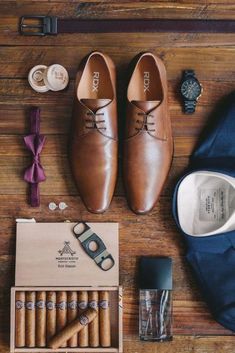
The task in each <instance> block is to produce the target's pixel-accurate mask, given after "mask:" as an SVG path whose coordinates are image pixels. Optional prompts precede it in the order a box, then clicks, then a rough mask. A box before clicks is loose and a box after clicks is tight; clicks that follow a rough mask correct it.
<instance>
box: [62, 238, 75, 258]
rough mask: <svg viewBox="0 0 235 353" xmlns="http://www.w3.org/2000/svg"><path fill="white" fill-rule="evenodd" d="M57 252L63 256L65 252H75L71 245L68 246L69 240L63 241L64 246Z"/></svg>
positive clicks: (70, 253) (71, 253)
mask: <svg viewBox="0 0 235 353" xmlns="http://www.w3.org/2000/svg"><path fill="white" fill-rule="evenodd" d="M58 253H59V254H60V256H63V255H65V254H66V255H67V254H69V255H71V256H73V255H75V254H76V251H73V250H72V249H71V247H70V242H69V241H65V242H64V247H63V249H62V250H59V251H58Z"/></svg>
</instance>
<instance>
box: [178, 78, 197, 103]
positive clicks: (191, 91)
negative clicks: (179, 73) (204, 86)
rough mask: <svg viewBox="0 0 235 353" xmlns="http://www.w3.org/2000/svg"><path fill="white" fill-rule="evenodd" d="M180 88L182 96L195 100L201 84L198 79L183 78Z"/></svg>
mask: <svg viewBox="0 0 235 353" xmlns="http://www.w3.org/2000/svg"><path fill="white" fill-rule="evenodd" d="M180 90H181V93H182V95H183V97H185V98H186V99H188V100H195V99H197V98H198V97H199V96H200V94H201V86H200V84H199V83H198V81H197V80H195V79H193V78H190V79H188V80H185V81H184V82H183V83H182V85H181V88H180Z"/></svg>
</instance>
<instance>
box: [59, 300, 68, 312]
mask: <svg viewBox="0 0 235 353" xmlns="http://www.w3.org/2000/svg"><path fill="white" fill-rule="evenodd" d="M66 307H67V305H66V302H64V301H63V302H60V303H58V304H57V308H59V309H60V310H65V309H66Z"/></svg>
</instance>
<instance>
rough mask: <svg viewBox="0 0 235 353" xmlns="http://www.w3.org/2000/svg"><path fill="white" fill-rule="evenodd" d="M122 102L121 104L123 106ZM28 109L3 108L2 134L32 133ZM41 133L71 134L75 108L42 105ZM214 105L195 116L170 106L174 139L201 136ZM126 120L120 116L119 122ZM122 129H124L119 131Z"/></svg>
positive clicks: (20, 106) (0, 107)
mask: <svg viewBox="0 0 235 353" xmlns="http://www.w3.org/2000/svg"><path fill="white" fill-rule="evenodd" d="M121 103H122V101H120V102H119V104H120V105H121ZM29 108H30V106H29V105H23V104H20V103H17V104H14V105H8V104H6V105H5V104H2V105H1V104H0V131H1V133H2V134H7V135H9V134H14V135H15V134H19V135H22V134H26V133H28V131H29ZM41 108H42V109H41V131H42V132H43V133H44V134H57V135H58V134H62V135H64V134H68V133H69V131H70V122H71V114H72V107H71V106H70V107H68V106H67V105H63V106H59V107H58V106H54V105H48V104H47V105H43V107H41ZM214 108H215V107H214V105H213V106H212V105H206V106H202V105H201V104H200V102H199V103H198V105H197V109H196V112H195V113H194V114H193V115H192V116H189V115H186V114H183V113H182V107H181V101H180V100H179V102H178V105H177V106H171V105H170V115H171V121H172V127H173V135H174V136H175V137H176V136H177V137H182V136H185V137H190V136H198V135H199V133H200V132H201V130H202V128H203V127H204V126H205V124H206V123H207V121H208V120H209V118H210V115H211V112H212V111H213V110H214ZM122 119H125V116H124V114H122V115H121V114H120V122H121V120H122ZM120 129H121V128H120Z"/></svg>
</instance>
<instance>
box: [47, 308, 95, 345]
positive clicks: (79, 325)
mask: <svg viewBox="0 0 235 353" xmlns="http://www.w3.org/2000/svg"><path fill="white" fill-rule="evenodd" d="M96 316H97V311H96V310H95V309H92V308H88V309H87V310H86V311H85V312H83V313H82V314H81V315H79V317H78V318H77V319H75V320H74V321H72V322H71V323H70V324H68V325H67V326H66V327H65V328H64V329H63V330H62V331H60V332H59V333H58V334H57V335H55V336H54V337H53V338H52V339H51V340H50V341H49V348H52V349H57V348H59V347H62V345H63V344H64V343H65V342H66V341H68V340H69V339H70V338H71V337H73V336H74V335H75V334H76V333H78V332H79V331H80V333H81V332H82V331H83V330H85V328H86V327H87V325H88V324H89V323H90V322H92V320H94V318H95V317H96Z"/></svg>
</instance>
